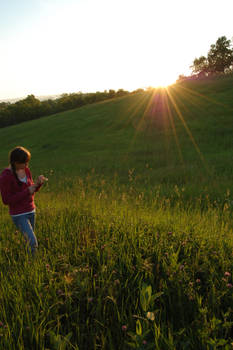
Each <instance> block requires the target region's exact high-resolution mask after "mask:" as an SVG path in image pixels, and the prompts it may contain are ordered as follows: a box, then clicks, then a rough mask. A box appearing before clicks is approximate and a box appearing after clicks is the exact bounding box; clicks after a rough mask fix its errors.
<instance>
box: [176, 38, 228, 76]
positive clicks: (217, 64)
mask: <svg viewBox="0 0 233 350" xmlns="http://www.w3.org/2000/svg"><path fill="white" fill-rule="evenodd" d="M190 68H191V69H192V75H191V76H189V77H185V76H184V75H180V76H179V79H178V81H180V80H186V79H196V78H200V77H206V76H210V75H214V74H219V73H221V74H227V73H231V72H233V48H232V40H228V39H227V38H226V36H222V37H220V38H218V39H217V41H216V43H215V44H212V45H211V46H210V49H209V51H208V54H207V56H200V57H198V58H195V59H194V61H193V63H192V65H191V66H190Z"/></svg>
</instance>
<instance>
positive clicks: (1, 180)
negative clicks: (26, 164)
mask: <svg viewBox="0 0 233 350" xmlns="http://www.w3.org/2000/svg"><path fill="white" fill-rule="evenodd" d="M25 173H26V176H27V183H24V182H22V183H19V182H18V181H17V179H16V178H15V176H14V174H13V172H12V171H11V169H9V168H7V169H4V170H3V172H2V173H1V175H0V191H1V196H2V201H3V203H4V204H5V205H8V206H9V212H10V215H17V214H23V213H27V212H30V211H33V210H34V209H35V203H34V194H31V193H30V192H29V189H28V187H29V186H31V185H34V183H33V180H32V175H31V172H30V170H29V168H25ZM40 187H41V185H39V186H37V188H36V192H37V191H38V190H39V188H40Z"/></svg>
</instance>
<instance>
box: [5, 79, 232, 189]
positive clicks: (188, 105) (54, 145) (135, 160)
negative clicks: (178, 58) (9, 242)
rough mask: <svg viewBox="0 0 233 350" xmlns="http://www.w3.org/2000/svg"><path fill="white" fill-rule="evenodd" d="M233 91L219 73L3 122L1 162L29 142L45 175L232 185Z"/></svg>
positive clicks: (34, 163)
mask: <svg viewBox="0 0 233 350" xmlns="http://www.w3.org/2000/svg"><path fill="white" fill-rule="evenodd" d="M232 94H233V77H232V75H229V76H225V77H215V78H209V79H208V80H201V81H190V82H186V83H182V84H177V85H174V86H171V87H169V88H168V89H167V90H163V89H158V90H155V91H151V92H145V93H140V94H136V95H131V96H127V97H123V98H118V99H115V100H111V101H107V102H103V103H98V104H96V105H88V106H85V107H82V108H79V109H75V110H72V111H69V112H64V113H59V114H56V115H53V116H49V117H45V118H41V119H39V120H34V121H30V122H26V123H22V124H19V125H16V126H12V127H8V128H4V129H1V130H0V168H3V167H4V166H5V165H6V162H7V159H6V158H7V154H8V151H9V150H10V149H11V148H12V147H14V146H15V145H24V146H25V147H28V148H29V149H30V150H31V152H32V162H31V166H32V168H33V170H34V169H35V172H43V173H45V174H47V175H49V173H50V172H51V170H52V171H53V172H54V174H55V175H56V176H58V177H60V176H64V175H65V176H66V175H67V176H70V175H71V176H73V175H85V174H87V173H88V172H90V171H91V169H95V172H96V173H97V174H101V175H103V176H106V177H108V179H111V178H112V177H113V176H114V174H115V175H116V174H117V177H118V178H119V181H120V182H123V183H125V182H127V180H128V176H129V171H133V173H134V178H135V179H136V180H137V182H138V184H140V183H141V185H143V184H144V183H145V181H148V180H149V179H150V184H151V185H154V184H166V185H174V184H177V185H187V186H189V185H191V184H192V186H193V185H196V186H197V187H199V188H202V187H204V186H205V185H210V184H211V185H213V184H214V186H215V185H216V183H218V186H220V187H221V190H223V187H229V188H232V181H231V175H232V167H233V165H232V146H233V129H232V118H233V117H232V116H233V100H232ZM222 185H224V186H222ZM210 187H211V186H210ZM216 190H217V189H216Z"/></svg>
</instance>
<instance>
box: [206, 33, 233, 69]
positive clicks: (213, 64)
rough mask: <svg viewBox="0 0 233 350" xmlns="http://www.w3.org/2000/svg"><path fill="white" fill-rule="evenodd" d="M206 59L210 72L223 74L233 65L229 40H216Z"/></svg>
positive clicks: (232, 54) (232, 51)
mask: <svg viewBox="0 0 233 350" xmlns="http://www.w3.org/2000/svg"><path fill="white" fill-rule="evenodd" d="M207 59H208V63H209V70H210V71H211V72H225V69H226V68H229V67H230V66H231V65H232V64H233V50H232V48H231V40H227V38H226V37H225V36H222V37H221V38H218V40H217V41H216V44H213V45H211V47H210V51H209V53H208V57H207Z"/></svg>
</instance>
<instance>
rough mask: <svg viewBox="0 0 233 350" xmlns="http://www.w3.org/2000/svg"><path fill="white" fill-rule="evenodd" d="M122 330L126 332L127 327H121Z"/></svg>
mask: <svg viewBox="0 0 233 350" xmlns="http://www.w3.org/2000/svg"><path fill="white" fill-rule="evenodd" d="M121 329H122V331H123V332H126V330H127V326H126V325H125V324H124V325H123V326H122V327H121Z"/></svg>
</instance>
